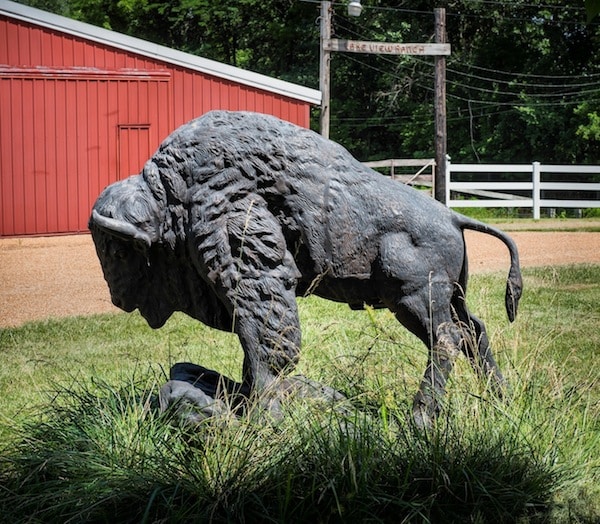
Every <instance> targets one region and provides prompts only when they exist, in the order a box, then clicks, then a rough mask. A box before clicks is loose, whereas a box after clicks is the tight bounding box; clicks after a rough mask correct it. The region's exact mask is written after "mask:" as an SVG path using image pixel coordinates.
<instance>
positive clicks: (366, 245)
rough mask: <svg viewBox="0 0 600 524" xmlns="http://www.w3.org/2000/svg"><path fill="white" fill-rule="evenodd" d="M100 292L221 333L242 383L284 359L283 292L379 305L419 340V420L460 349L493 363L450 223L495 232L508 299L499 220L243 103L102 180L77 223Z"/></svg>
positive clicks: (492, 370)
mask: <svg viewBox="0 0 600 524" xmlns="http://www.w3.org/2000/svg"><path fill="white" fill-rule="evenodd" d="M89 227H90V230H91V233H92V237H93V240H94V243H95V245H96V250H97V253H98V257H99V259H100V262H101V265H102V269H103V272H104V276H105V279H106V280H107V282H108V285H109V288H110V293H111V298H112V301H113V303H114V304H115V305H116V306H118V307H119V308H121V309H123V310H125V311H128V312H130V311H133V310H135V309H136V308H137V309H139V311H140V313H141V314H142V316H143V317H144V318H145V319H146V320H147V322H148V324H149V325H150V326H151V327H153V328H159V327H161V326H162V325H163V324H164V323H165V322H166V321H167V319H168V318H169V317H170V315H171V314H172V313H173V312H175V311H182V312H184V313H186V314H187V315H190V316H191V317H193V318H195V319H197V320H199V321H200V322H203V323H204V324H206V325H208V326H211V327H213V328H217V329H220V330H227V331H232V332H234V333H236V334H237V336H238V337H239V340H240V343H241V346H242V348H243V351H244V362H243V370H242V381H243V386H244V387H245V388H246V389H247V390H248V391H253V392H262V391H267V390H269V388H275V389H276V388H277V381H278V379H279V378H281V377H283V376H285V375H287V374H288V373H289V372H290V371H291V370H292V369H293V368H294V365H295V364H296V362H297V360H298V356H299V351H300V325H299V320H298V312H297V304H296V297H297V296H304V295H307V294H310V293H314V294H316V295H318V296H320V297H324V298H326V299H330V300H335V301H339V302H344V303H347V304H349V305H350V306H351V307H352V308H362V307H363V306H365V305H367V306H372V307H375V308H380V307H385V308H388V309H389V310H390V311H391V312H392V313H393V314H394V315H395V316H396V318H397V319H398V321H399V322H400V323H401V324H403V325H404V326H405V327H406V328H407V329H408V330H410V331H411V332H412V333H414V334H415V335H416V336H417V337H418V338H419V339H420V340H422V341H423V343H424V344H425V345H426V346H427V347H428V349H429V361H428V364H427V367H426V370H425V375H424V377H423V380H422V382H421V385H420V388H419V390H418V392H417V394H416V397H415V399H414V403H413V413H414V417H415V420H416V421H417V422H418V423H419V424H420V425H427V424H428V423H430V422H431V421H432V420H433V418H434V417H435V416H436V414H437V413H438V411H439V409H440V400H441V397H442V396H443V394H444V390H445V385H446V381H447V378H448V375H449V373H450V371H451V369H452V366H453V362H454V359H455V358H456V356H457V355H458V354H459V353H460V352H462V353H464V354H465V355H466V356H467V357H468V358H469V359H470V361H471V363H472V365H473V368H474V369H475V370H476V371H477V372H478V373H479V374H480V375H481V376H482V377H483V378H485V379H486V380H489V381H490V383H491V384H492V386H493V387H494V389H495V390H497V391H498V392H501V391H502V390H503V382H504V379H503V376H502V374H501V372H500V370H499V369H498V366H497V364H496V362H495V360H494V357H493V356H492V351H491V349H490V346H489V342H488V337H487V335H486V330H485V326H484V324H483V322H482V321H481V320H479V319H478V318H476V317H475V316H473V315H472V314H471V313H470V312H469V310H468V308H467V305H466V303H465V293H466V290H467V276H468V272H467V256H466V251H465V240H464V235H463V231H464V230H465V229H470V230H475V231H480V232H483V233H488V234H490V235H493V236H495V237H497V238H499V239H500V240H501V241H502V242H504V244H506V246H507V248H508V251H509V253H510V270H509V273H508V279H507V287H506V297H505V302H506V311H507V313H508V317H509V319H510V320H511V321H512V320H513V319H514V318H515V315H516V312H517V305H518V301H519V298H520V296H521V289H522V280H521V274H520V268H519V260H518V253H517V248H516V246H515V244H514V242H513V241H512V240H511V239H510V238H509V237H508V236H507V235H506V234H504V233H503V232H501V231H500V230H498V229H495V228H493V227H490V226H488V225H485V224H483V223H480V222H478V221H475V220H472V219H470V218H467V217H464V216H462V215H459V214H457V213H454V212H453V211H451V210H449V209H448V208H446V207H445V206H444V205H442V204H440V203H438V202H436V201H435V200H433V199H432V198H431V197H430V196H428V195H426V194H424V193H422V192H419V191H417V190H415V189H412V188H410V187H408V186H406V185H404V184H401V183H399V182H396V181H393V180H390V179H388V178H386V177H384V176H382V175H381V174H379V173H377V172H375V171H373V170H371V169H368V168H367V167H365V166H363V165H362V164H361V163H360V162H358V161H357V160H356V159H354V158H353V157H352V156H351V155H350V154H349V153H348V151H347V150H346V149H344V148H343V147H342V146H340V145H338V144H336V143H334V142H332V141H329V140H326V139H324V138H322V137H321V136H320V135H318V134H316V133H314V132H312V131H310V130H307V129H304V128H301V127H298V126H295V125H293V124H291V123H288V122H284V121H281V120H279V119H277V118H275V117H272V116H267V115H263V114H258V113H251V112H227V111H212V112H209V113H206V114H205V115H203V116H201V117H200V118H197V119H195V120H192V121H191V122H189V123H187V124H185V125H183V126H181V127H180V128H179V129H177V130H175V131H174V132H173V133H172V134H171V135H170V136H169V137H167V139H166V140H165V141H164V142H163V143H162V144H161V145H160V147H159V148H158V150H157V151H156V153H155V154H154V155H153V156H152V157H151V158H150V159H149V160H148V161H147V162H146V164H145V165H144V167H143V170H142V172H141V173H140V174H139V175H134V176H131V177H130V178H128V179H125V180H122V181H119V182H116V183H114V184H112V185H110V186H108V187H107V188H106V189H105V190H104V191H103V192H102V194H101V195H100V196H99V197H98V199H97V201H96V203H95V205H94V207H93V210H92V215H91V218H90V222H89Z"/></svg>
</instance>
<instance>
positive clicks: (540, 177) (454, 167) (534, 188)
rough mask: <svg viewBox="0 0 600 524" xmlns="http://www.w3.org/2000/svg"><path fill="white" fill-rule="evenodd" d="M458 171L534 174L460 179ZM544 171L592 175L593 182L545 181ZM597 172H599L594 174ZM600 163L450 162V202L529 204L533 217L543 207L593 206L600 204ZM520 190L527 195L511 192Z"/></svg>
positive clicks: (460, 204) (458, 204) (463, 204)
mask: <svg viewBox="0 0 600 524" xmlns="http://www.w3.org/2000/svg"><path fill="white" fill-rule="evenodd" d="M456 173H485V174H490V173H526V174H527V173H530V174H531V181H527V182H501V181H498V182H496V181H494V182H481V181H479V182H458V181H453V180H452V176H453V175H454V174H456ZM544 174H555V175H557V174H563V175H572V174H576V175H580V176H584V177H585V176H586V175H589V178H590V181H589V182H564V181H559V182H557V181H548V180H544ZM594 175H596V176H595V177H594ZM599 176H600V165H594V166H581V165H580V166H573V165H546V164H541V163H540V162H533V163H532V164H452V163H451V162H450V161H448V163H447V165H446V205H448V206H449V207H529V208H532V210H533V218H535V219H539V218H540V210H541V208H579V209H583V208H591V207H600V183H598V182H596V181H594V180H592V178H595V179H596V180H599V178H598V177H599ZM511 191H517V192H520V193H526V194H527V196H523V195H520V194H518V193H517V194H514V193H511ZM548 191H553V192H555V191H568V192H575V191H576V192H579V193H584V194H586V195H587V194H589V196H590V198H580V197H579V195H577V197H575V198H573V197H571V198H564V199H563V198H545V197H546V196H547V195H545V193H546V192H548ZM453 193H460V194H466V195H469V196H470V197H478V198H476V199H470V200H465V199H464V198H463V199H459V198H452V197H453Z"/></svg>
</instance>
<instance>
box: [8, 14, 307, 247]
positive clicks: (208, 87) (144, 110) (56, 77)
mask: <svg viewBox="0 0 600 524" xmlns="http://www.w3.org/2000/svg"><path fill="white" fill-rule="evenodd" d="M211 109H229V110H251V111H259V112H264V113H270V114H273V115H275V116H278V117H280V118H283V119H285V120H289V121H291V122H294V123H296V124H298V125H302V126H304V127H308V125H309V105H308V103H306V102H302V101H298V100H294V99H291V98H287V97H285V96H282V95H276V94H273V93H269V92H266V91H262V90H259V89H256V88H253V87H251V86H247V85H242V84H237V83H235V82H232V81H228V80H224V79H220V78H217V77H213V76H209V75H207V74H203V73H201V72H198V71H194V70H190V69H186V68H183V67H177V66H174V65H172V64H170V63H167V62H162V61H160V60H153V59H149V58H145V57H142V56H139V55H137V54H135V53H130V52H127V51H124V50H120V49H116V48H111V47H108V46H105V45H102V44H98V43H95V42H92V41H88V40H85V39H82V38H78V37H74V36H71V35H68V34H63V33H61V32H57V31H52V30H49V29H46V28H42V27H39V26H36V25H33V24H28V23H26V22H21V21H18V20H14V19H11V18H7V17H1V16H0V236H14V235H30V234H38V235H39V234H55V233H72V232H80V231H87V220H88V217H89V211H90V209H91V206H92V205H93V202H94V201H95V199H96V197H97V196H98V194H99V193H100V191H102V189H103V188H104V187H106V185H108V184H109V183H111V182H114V181H116V180H118V179H121V178H125V177H126V176H129V175H130V174H133V173H137V172H139V170H140V168H141V166H142V165H143V163H144V162H145V160H146V159H147V158H148V157H149V156H150V155H151V154H152V153H153V152H154V151H155V149H156V148H157V147H158V145H159V144H160V142H161V141H162V140H163V139H164V138H165V137H166V136H167V135H168V134H169V133H170V132H171V131H172V130H173V129H175V128H176V127H178V126H179V125H181V124H183V123H185V122H187V121H188V120H190V119H192V118H194V117H197V116H199V115H201V114H203V113H205V112H206V111H209V110H211Z"/></svg>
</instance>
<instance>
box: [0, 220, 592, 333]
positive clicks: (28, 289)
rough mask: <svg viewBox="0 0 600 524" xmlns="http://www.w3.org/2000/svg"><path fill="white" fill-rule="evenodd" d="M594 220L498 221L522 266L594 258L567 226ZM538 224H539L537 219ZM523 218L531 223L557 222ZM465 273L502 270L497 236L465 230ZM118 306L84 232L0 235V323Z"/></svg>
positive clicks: (585, 240)
mask: <svg viewBox="0 0 600 524" xmlns="http://www.w3.org/2000/svg"><path fill="white" fill-rule="evenodd" d="M583 223H585V226H586V227H596V228H598V227H600V220H598V221H594V222H590V221H568V220H567V221H560V223H559V224H558V227H560V228H563V230H567V231H558V232H557V231H518V229H519V228H520V227H522V226H520V224H519V223H518V222H516V223H514V224H507V225H504V226H503V225H500V227H502V228H503V229H505V230H507V231H510V234H511V236H512V237H513V238H514V239H515V241H516V243H517V245H518V247H519V252H520V256H521V265H522V266H524V267H525V266H555V265H565V264H579V263H592V264H600V233H598V232H594V233H590V232H582V231H571V229H577V228H578V227H581V225H582V224H583ZM538 224H539V225H538ZM538 224H533V226H532V223H531V222H529V221H527V225H528V227H535V228H536V229H538V228H540V229H543V228H545V227H547V228H556V227H557V223H556V222H553V221H550V220H547V221H546V220H543V221H541V222H539V223H538ZM466 239H467V249H468V255H469V268H470V271H471V273H481V272H490V271H508V265H509V258H508V252H507V250H506V248H505V246H504V244H502V243H501V242H500V241H499V240H497V239H495V238H494V237H491V236H489V235H483V234H481V233H474V232H471V231H467V232H466ZM109 311H118V310H117V308H115V307H114V306H113V305H112V304H111V302H110V296H109V293H108V288H107V286H106V283H105V282H104V279H103V276H102V270H101V269H100V264H99V262H98V259H97V257H96V253H95V250H94V246H93V243H92V240H91V237H90V235H89V234H82V235H73V236H55V237H36V238H5V239H1V238H0V328H2V327H9V326H18V325H21V324H23V323H25V322H28V321H31V320H43V319H46V318H56V317H64V316H77V315H90V314H94V313H103V312H109Z"/></svg>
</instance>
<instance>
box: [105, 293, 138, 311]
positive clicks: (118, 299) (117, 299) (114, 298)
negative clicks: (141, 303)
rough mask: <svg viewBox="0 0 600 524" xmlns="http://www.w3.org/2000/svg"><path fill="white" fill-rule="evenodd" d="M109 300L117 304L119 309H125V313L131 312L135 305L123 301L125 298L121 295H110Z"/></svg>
mask: <svg viewBox="0 0 600 524" xmlns="http://www.w3.org/2000/svg"><path fill="white" fill-rule="evenodd" d="M111 300H112V303H113V304H114V305H115V306H117V307H118V308H119V309H122V310H123V311H125V312H127V313H131V312H132V311H133V310H134V309H135V307H136V306H135V305H133V304H127V303H126V302H125V300H123V298H122V297H118V296H116V295H111Z"/></svg>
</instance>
